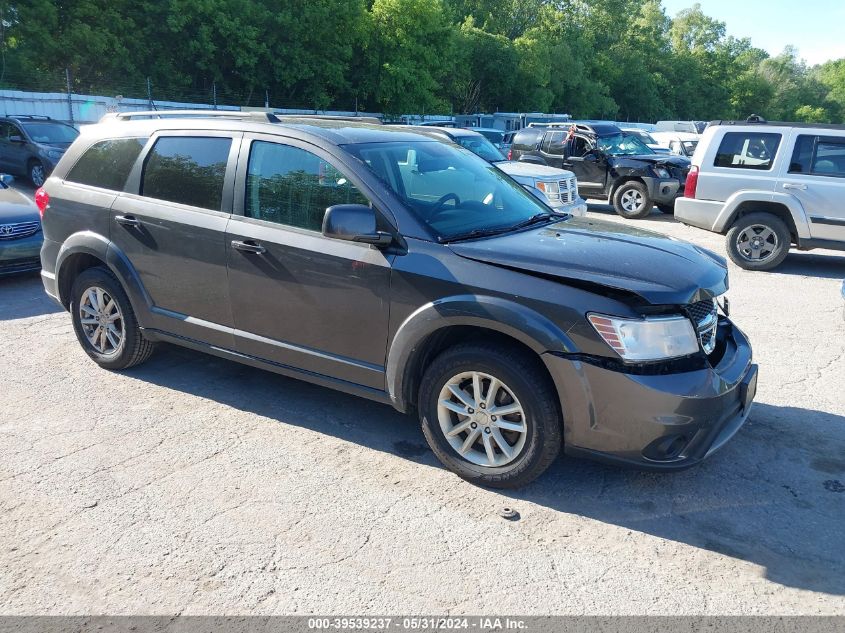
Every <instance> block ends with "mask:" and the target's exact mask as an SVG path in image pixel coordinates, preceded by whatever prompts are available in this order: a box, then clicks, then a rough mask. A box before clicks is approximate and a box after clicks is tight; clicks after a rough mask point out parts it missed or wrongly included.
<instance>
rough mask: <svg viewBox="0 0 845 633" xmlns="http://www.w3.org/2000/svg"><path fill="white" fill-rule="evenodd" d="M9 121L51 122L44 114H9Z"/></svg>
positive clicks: (50, 118)
mask: <svg viewBox="0 0 845 633" xmlns="http://www.w3.org/2000/svg"><path fill="white" fill-rule="evenodd" d="M7 116H8V117H9V118H10V119H42V120H44V121H52V120H53V119H52V117H49V116H47V115H46V114H9V115H7Z"/></svg>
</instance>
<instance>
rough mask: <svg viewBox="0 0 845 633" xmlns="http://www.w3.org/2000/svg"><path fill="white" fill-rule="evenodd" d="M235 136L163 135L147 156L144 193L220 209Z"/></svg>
mask: <svg viewBox="0 0 845 633" xmlns="http://www.w3.org/2000/svg"><path fill="white" fill-rule="evenodd" d="M231 145H232V139H229V138H212V137H184V136H163V137H161V138H160V139H158V140H157V141H156V144H155V146H154V147H153V149H152V150H151V151H150V154H149V156H147V160H146V164H145V166H144V175H143V178H142V180H141V195H143V196H148V197H150V198H158V199H159V200H168V201H170V202H178V203H179V204H187V205H191V206H193V207H202V208H203V209H212V210H214V211H219V210H220V206H221V203H222V200H223V180H224V178H225V176H226V162H227V160H228V158H229V149H230V147H231Z"/></svg>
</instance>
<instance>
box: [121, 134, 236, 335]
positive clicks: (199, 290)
mask: <svg viewBox="0 0 845 633" xmlns="http://www.w3.org/2000/svg"><path fill="white" fill-rule="evenodd" d="M240 136H241V134H240V133H230V132H211V131H202V132H170V131H168V132H166V133H162V134H160V135H158V136H156V137H153V139H152V140H151V141H150V143H149V144H148V147H147V149H146V155H145V156H144V157H143V160H142V161H139V162H138V164H137V165H136V166H135V168H134V169H133V172H132V174H131V175H130V177H129V181H128V183H127V185H126V192H125V193H123V194H121V195H120V196H118V198H117V199H116V200H115V202H114V204H113V205H112V213H111V240H112V242H113V243H114V244H115V246H116V247H117V248H118V249H119V250H120V251H122V253H123V254H124V255H125V256H126V258H127V259H128V260H129V262H130V263H131V265H132V266H133V267H134V269H135V271H136V272H137V274H138V276H139V277H140V280H141V283H142V284H143V286H144V289H145V291H146V293H147V294H148V301H149V302H150V303H151V304H152V305H151V306H150V309H151V312H152V319H153V321H152V323H151V325H150V327H152V328H154V329H160V330H163V331H165V332H168V333H171V334H176V335H177V336H181V337H184V338H188V339H191V340H197V341H202V342H205V343H209V344H211V345H216V346H220V347H224V348H227V349H232V348H233V347H234V341H233V338H232V313H231V309H230V306H229V285H228V282H227V279H226V247H225V242H224V240H225V233H226V224H227V222H228V221H229V217H230V211H231V207H232V193H231V191H232V187H233V183H234V166H235V164H236V162H237V152H238V146H239V141H240Z"/></svg>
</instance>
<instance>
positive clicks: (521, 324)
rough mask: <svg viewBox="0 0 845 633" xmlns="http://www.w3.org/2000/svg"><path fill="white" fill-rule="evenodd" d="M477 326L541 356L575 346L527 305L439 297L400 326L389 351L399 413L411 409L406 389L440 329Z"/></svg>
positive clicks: (389, 382) (389, 384)
mask: <svg viewBox="0 0 845 633" xmlns="http://www.w3.org/2000/svg"><path fill="white" fill-rule="evenodd" d="M451 326H472V327H477V328H480V329H487V330H493V331H495V332H499V333H500V334H504V335H506V336H509V337H511V338H514V339H516V340H517V341H519V342H521V343H523V344H524V345H526V346H527V347H529V348H530V349H532V350H533V351H535V352H536V353H537V354H538V355H540V354H543V353H544V352H563V353H571V352H574V351H575V349H576V348H575V345H574V344H573V343H572V341H571V339H570V338H569V337H568V336H567V335H566V333H565V332H564V331H563V330H562V329H560V328H559V327H558V326H557V325H556V324H555V323H553V322H552V321H550V320H549V319H547V318H546V317H544V316H543V315H541V314H538V313H537V312H535V311H533V310H531V309H529V308H526V307H525V306H524V305H521V304H518V303H515V302H513V301H509V300H507V299H502V298H499V297H487V296H476V295H460V296H454V297H448V298H444V299H438V300H437V301H433V302H430V303H427V304H425V305H423V306H421V307H420V308H418V309H417V310H415V311H414V312H413V313H412V314H411V315H410V316H408V318H406V319H405V321H404V322H403V323H402V324H401V325H400V326H399V328H398V329H397V331H396V335H395V336H394V337H393V340H392V342H391V344H390V349H389V350H388V353H387V367H386V381H387V391H388V393H389V394H390V399H391V401H392V402H393V405H394V406H395V407H396V408H397V409H399V410H400V411H407V410H408V407H409V404H411V403H409V402H408V398H409V396H410V394H409V393H408V390H407V387H408V385H409V382H410V380H411V379H412V377H413V369H414V367H415V361H416V360H417V359H418V358H419V355H420V354H422V353H424V351H425V347H424V345H425V341H426V340H427V339H428V337H429V336H431V335H432V334H434V333H435V332H437V331H438V330H440V329H443V328H447V327H451Z"/></svg>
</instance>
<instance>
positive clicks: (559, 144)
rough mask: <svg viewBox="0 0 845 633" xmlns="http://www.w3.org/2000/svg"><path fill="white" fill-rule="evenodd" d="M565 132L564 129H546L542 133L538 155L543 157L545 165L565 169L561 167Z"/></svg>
mask: <svg viewBox="0 0 845 633" xmlns="http://www.w3.org/2000/svg"><path fill="white" fill-rule="evenodd" d="M567 133H568V132H567V131H566V130H548V131H547V132H546V133H545V134H544V135H543V141H542V142H541V143H540V156H542V157H543V160H545V161H546V164H547V165H551V166H552V167H557V168H558V169H561V168H563V169H566V168H565V167H563V163H564V156H563V153H564V145H565V141H566V135H567Z"/></svg>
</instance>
